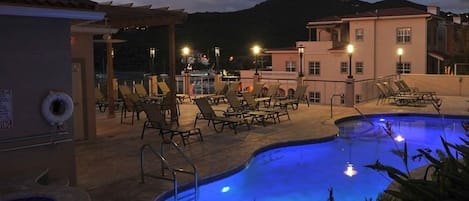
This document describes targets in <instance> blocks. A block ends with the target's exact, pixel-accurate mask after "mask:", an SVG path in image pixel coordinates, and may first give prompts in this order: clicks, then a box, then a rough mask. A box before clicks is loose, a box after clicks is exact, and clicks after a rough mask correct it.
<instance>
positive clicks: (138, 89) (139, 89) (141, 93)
mask: <svg viewBox="0 0 469 201" xmlns="http://www.w3.org/2000/svg"><path fill="white" fill-rule="evenodd" d="M134 88H135V93H137V95H138V97H140V98H147V97H148V93H147V90H146V89H145V87H144V86H143V85H142V84H135V85H134Z"/></svg>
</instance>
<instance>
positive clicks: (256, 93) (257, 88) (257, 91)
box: [252, 83, 264, 98]
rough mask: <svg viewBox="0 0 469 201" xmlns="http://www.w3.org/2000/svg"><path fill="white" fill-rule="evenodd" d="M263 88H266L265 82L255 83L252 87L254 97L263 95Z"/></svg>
mask: <svg viewBox="0 0 469 201" xmlns="http://www.w3.org/2000/svg"><path fill="white" fill-rule="evenodd" d="M263 88H264V83H255V84H254V86H253V88H252V96H253V97H254V98H259V97H261V95H262V89H263Z"/></svg>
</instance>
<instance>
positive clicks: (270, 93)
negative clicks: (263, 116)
mask: <svg viewBox="0 0 469 201" xmlns="http://www.w3.org/2000/svg"><path fill="white" fill-rule="evenodd" d="M279 88H280V84H270V85H269V88H268V89H267V94H266V95H265V96H264V97H259V98H255V99H254V100H255V101H256V102H263V103H264V105H265V106H270V103H271V101H272V99H274V98H276V97H277V93H278V89H279Z"/></svg>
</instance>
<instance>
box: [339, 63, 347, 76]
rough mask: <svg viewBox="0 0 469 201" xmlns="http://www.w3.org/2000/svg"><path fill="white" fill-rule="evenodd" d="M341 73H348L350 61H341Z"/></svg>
mask: <svg viewBox="0 0 469 201" xmlns="http://www.w3.org/2000/svg"><path fill="white" fill-rule="evenodd" d="M340 73H342V74H347V73H348V63H347V62H340Z"/></svg>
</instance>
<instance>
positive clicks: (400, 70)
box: [396, 62, 411, 74]
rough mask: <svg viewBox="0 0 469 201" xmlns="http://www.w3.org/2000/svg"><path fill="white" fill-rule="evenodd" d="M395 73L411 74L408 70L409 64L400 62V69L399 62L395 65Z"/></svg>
mask: <svg viewBox="0 0 469 201" xmlns="http://www.w3.org/2000/svg"><path fill="white" fill-rule="evenodd" d="M396 72H397V73H401V74H404V73H411V70H410V63H409V62H402V67H399V62H398V63H396Z"/></svg>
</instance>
